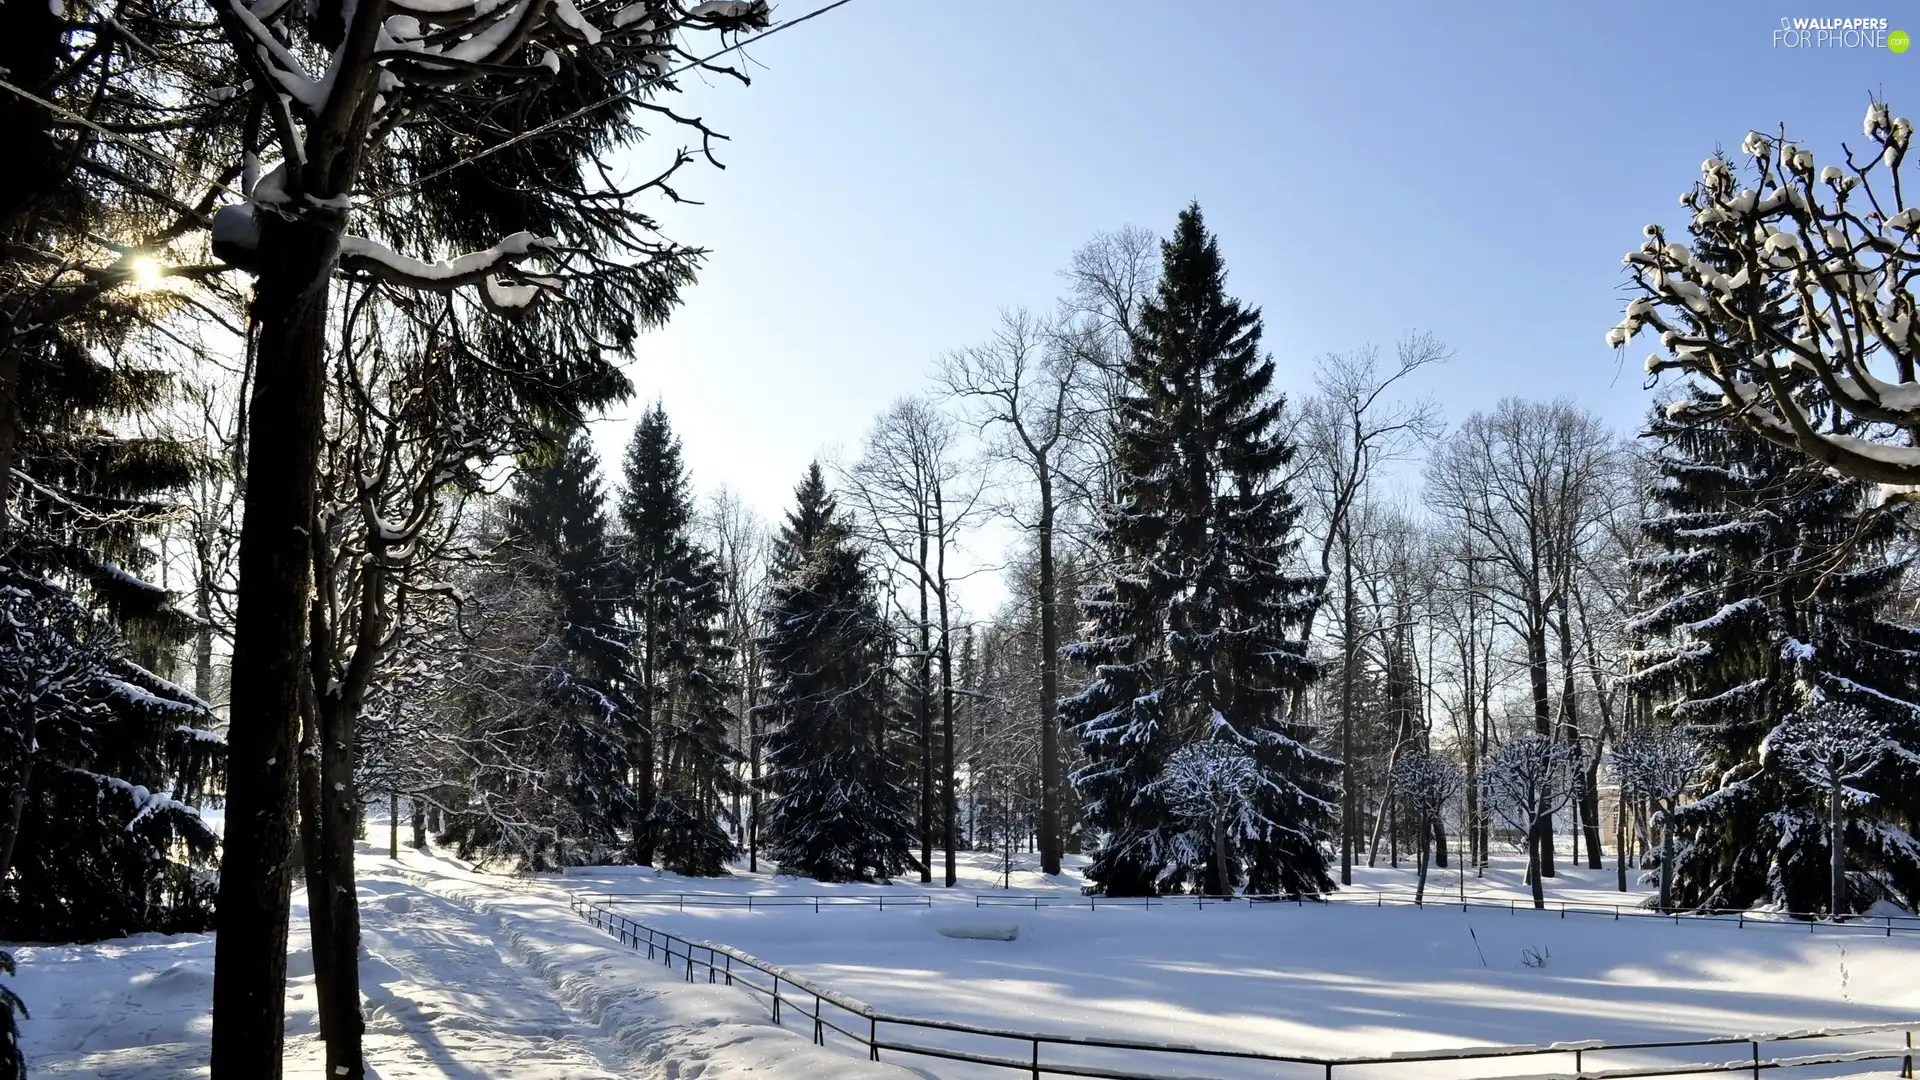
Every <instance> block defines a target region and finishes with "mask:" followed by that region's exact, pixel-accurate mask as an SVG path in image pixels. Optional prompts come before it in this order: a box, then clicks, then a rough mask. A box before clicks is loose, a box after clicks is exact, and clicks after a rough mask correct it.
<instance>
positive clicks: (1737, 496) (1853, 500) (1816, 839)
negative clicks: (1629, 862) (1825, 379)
mask: <svg viewBox="0 0 1920 1080" xmlns="http://www.w3.org/2000/svg"><path fill="white" fill-rule="evenodd" d="M1649 433H1650V434H1651V435H1652V436H1653V437H1654V438H1657V439H1660V440H1661V441H1662V444H1663V445H1662V448H1661V450H1660V451H1659V452H1658V453H1657V454H1656V456H1655V459H1654V461H1655V466H1656V469H1657V479H1656V480H1655V482H1654V485H1653V490H1652V491H1651V492H1650V496H1651V498H1652V500H1653V501H1654V503H1655V504H1656V505H1658V506H1659V507H1661V508H1662V510H1663V511H1664V512H1663V513H1662V514H1660V515H1659V516H1657V517H1654V518H1651V519H1649V520H1648V521H1646V522H1645V523H1644V524H1643V529H1644V530H1645V532H1646V534H1647V536H1648V537H1649V538H1650V539H1651V540H1652V541H1653V542H1654V543H1655V545H1656V547H1657V548H1658V549H1659V551H1658V554H1656V555H1653V556H1650V557H1649V558H1647V559H1646V560H1644V561H1643V562H1642V563H1641V565H1640V566H1639V567H1638V568H1637V569H1638V570H1639V572H1640V573H1641V574H1642V575H1643V578H1644V581H1645V585H1644V588H1643V595H1644V597H1645V603H1646V604H1647V605H1648V610H1646V611H1645V612H1643V613H1642V614H1641V615H1640V616H1638V617H1637V618H1636V619H1635V620H1634V622H1633V623H1632V624H1631V626H1632V628H1633V629H1635V630H1639V631H1642V632H1645V633H1648V634H1651V635H1654V636H1656V637H1658V638H1661V639H1663V641H1662V643H1661V644H1658V645H1656V646H1653V647H1650V648H1648V649H1647V650H1645V651H1644V652H1643V653H1641V654H1640V655H1639V656H1638V657H1637V658H1636V664H1635V671H1634V674H1633V680H1634V683H1635V684H1636V685H1637V686H1639V687H1641V688H1643V689H1645V690H1646V691H1648V692H1649V693H1651V694H1652V695H1654V698H1655V700H1656V701H1657V702H1658V704H1657V706H1656V715H1657V716H1658V717H1660V718H1662V719H1664V720H1666V721H1667V722H1668V723H1671V724H1673V725H1675V726H1679V727H1683V728H1685V729H1687V730H1688V731H1689V732H1690V733H1692V734H1693V735H1694V736H1696V737H1697V738H1698V739H1699V741H1700V742H1701V744H1702V746H1703V749H1704V751H1705V753H1706V756H1707V761H1708V764H1707V768H1706V770H1705V773H1706V775H1707V776H1709V777H1711V778H1712V781H1711V783H1710V785H1709V790H1707V791H1706V792H1705V793H1704V794H1703V795H1702V796H1701V797H1700V798H1699V799H1697V800H1695V801H1694V802H1691V803H1687V804H1684V805H1682V806H1681V807H1679V808H1678V809H1677V810H1675V811H1673V813H1672V814H1671V815H1670V818H1671V820H1672V822H1673V827H1674V828H1675V830H1676V833H1677V840H1678V842H1679V850H1678V852H1677V854H1676V855H1675V857H1674V866H1673V873H1672V875H1671V882H1672V884H1671V889H1672V894H1673V896H1672V902H1673V903H1674V904H1675V905H1676V906H1679V907H1683V908H1744V907H1749V906H1752V905H1754V904H1776V905H1783V906H1785V907H1786V908H1788V909H1789V910H1793V911H1815V910H1821V909H1824V908H1825V907H1826V906H1827V903H1826V899H1827V893H1828V889H1827V880H1828V876H1827V866H1828V862H1829V860H1828V855H1829V853H1828V850H1827V841H1826V835H1825V817H1824V813H1823V811H1822V810H1821V803H1820V797H1821V793H1820V792H1817V791H1812V790H1810V789H1808V788H1807V787H1806V786H1805V785H1802V784H1799V783H1797V782H1796V781H1795V780H1794V778H1793V777H1792V776H1791V774H1789V773H1787V772H1784V771H1782V770H1781V769H1780V768H1779V767H1778V766H1777V763H1774V762H1769V761H1766V760H1764V758H1763V755H1762V752H1761V748H1762V745H1763V743H1764V742H1765V741H1766V739H1767V737H1768V735H1769V734H1770V733H1772V732H1773V731H1774V730H1775V729H1776V728H1777V727H1779V726H1780V725H1781V724H1782V723H1784V722H1786V721H1787V720H1788V719H1789V718H1790V717H1792V716H1793V715H1794V714H1795V713H1796V712H1797V711H1798V710H1800V709H1801V708H1802V707H1803V706H1804V705H1806V704H1808V703H1809V702H1810V700H1811V696H1812V694H1813V693H1814V691H1819V692H1820V693H1822V694H1824V695H1825V696H1826V697H1829V698H1831V699H1834V700H1836V701H1842V702H1848V703H1852V704H1858V705H1861V706H1863V707H1865V708H1867V709H1868V710H1869V711H1870V712H1872V713H1873V715H1875V716H1876V717H1878V718H1880V719H1883V720H1885V721H1886V722H1887V723H1888V725H1889V727H1890V733H1891V735H1892V737H1894V738H1895V739H1896V740H1897V741H1898V742H1899V744H1900V745H1902V746H1905V747H1908V748H1920V691H1916V686H1920V630H1916V629H1914V628H1912V627H1908V626H1904V625H1900V624H1897V623H1894V622H1891V621H1889V620H1887V619H1885V618H1883V617H1882V612H1883V611H1884V610H1885V609H1886V607H1887V605H1888V603H1889V602H1890V601H1891V600H1892V598H1893V593H1894V591H1895V590H1896V589H1897V588H1898V586H1899V583H1900V579H1901V577H1902V575H1903V574H1904V572H1905V569H1906V566H1905V564H1904V563H1903V562H1890V561H1888V556H1887V549H1888V545H1889V543H1890V541H1892V539H1893V538H1894V534H1895V532H1896V530H1897V529H1898V528H1899V527H1900V526H1899V515H1896V514H1887V513H1880V514H1872V513H1870V512H1869V509H1870V508H1869V504H1868V492H1867V489H1866V485H1863V484H1861V483H1859V482H1858V481H1852V480H1844V479H1841V478H1838V477H1836V476H1834V475H1832V474H1831V473H1828V472H1827V471H1826V470H1825V469H1823V468H1822V467H1820V466H1819V465H1818V464H1815V463H1812V462H1810V461H1808V460H1806V459H1805V458H1803V457H1801V456H1799V455H1797V454H1794V453H1792V452H1791V451H1787V450H1783V449H1780V448H1778V447H1776V446H1774V445H1773V444H1771V443H1768V442H1766V441H1765V440H1763V439H1760V438H1759V437H1758V436H1754V435H1750V434H1748V433H1746V432H1744V431H1740V430H1737V429H1734V428H1732V427H1730V426H1724V425H1717V424H1716V425H1710V426H1701V425H1696V424H1690V423H1687V422H1685V421H1680V420H1673V419H1669V418H1668V416H1667V415H1666V413H1665V412H1656V413H1655V415H1654V417H1653V419H1652V422H1651V423H1650V425H1649ZM1840 551H1845V552H1846V554H1845V555H1844V556H1843V557H1842V559H1841V562H1840V564H1839V565H1837V566H1835V565H1832V564H1831V563H1830V562H1829V560H1828V559H1827V558H1826V557H1827V556H1830V555H1832V554H1833V553H1835V552H1840ZM1913 774H1914V769H1913V766H1912V765H1911V764H1905V765H1903V764H1902V763H1901V759H1900V758H1898V757H1897V756H1896V757H1894V758H1891V759H1890V760H1889V762H1888V763H1887V764H1886V765H1884V766H1882V767H1881V769H1879V770H1877V771H1876V773H1875V775H1874V776H1873V777H1872V778H1871V779H1870V781H1869V782H1867V783H1864V784H1862V785H1859V786H1860V787H1862V788H1863V789H1865V790H1871V791H1875V792H1876V793H1877V794H1879V795H1880V798H1878V799H1876V800H1875V801H1874V802H1873V803H1872V804H1870V805H1869V806H1868V807H1866V808H1865V809H1864V810H1863V811H1862V812H1861V813H1860V814H1858V815H1856V817H1855V820H1853V822H1852V823H1851V824H1850V826H1849V829H1850V831H1849V841H1848V848H1849V852H1850V854H1851V856H1852V857H1853V858H1854V859H1855V861H1856V865H1857V866H1859V868H1860V869H1862V870H1868V871H1876V872H1878V873H1880V874H1882V875H1884V876H1886V877H1887V878H1888V879H1890V881H1891V883H1892V884H1893V885H1894V886H1895V888H1896V889H1897V890H1898V891H1899V892H1900V893H1901V894H1902V895H1903V896H1904V897H1906V902H1907V903H1909V904H1911V903H1913V902H1914V901H1915V900H1916V899H1920V844H1917V843H1915V841H1914V840H1913V838H1912V836H1911V835H1910V833H1909V829H1910V828H1911V827H1912V825H1913V823H1914V821H1915V820H1916V812H1920V799H1916V795H1920V788H1916V786H1915V783H1914V775H1913ZM1655 861H1656V863H1657V859H1656V860H1655ZM1861 895H1863V896H1864V893H1862V894H1861Z"/></svg>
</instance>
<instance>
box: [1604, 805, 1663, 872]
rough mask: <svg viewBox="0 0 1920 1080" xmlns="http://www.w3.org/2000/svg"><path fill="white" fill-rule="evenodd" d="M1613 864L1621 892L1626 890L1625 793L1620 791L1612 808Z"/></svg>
mask: <svg viewBox="0 0 1920 1080" xmlns="http://www.w3.org/2000/svg"><path fill="white" fill-rule="evenodd" d="M1613 866H1614V878H1615V881H1614V886H1615V888H1617V889H1618V890H1619V891H1621V892H1626V891H1627V793H1626V791H1624V790H1622V791H1621V792H1620V798H1619V805H1618V806H1616V807H1615V808H1614V822H1613ZM1661 887H1662V888H1665V887H1666V879H1665V875H1662V877H1661Z"/></svg>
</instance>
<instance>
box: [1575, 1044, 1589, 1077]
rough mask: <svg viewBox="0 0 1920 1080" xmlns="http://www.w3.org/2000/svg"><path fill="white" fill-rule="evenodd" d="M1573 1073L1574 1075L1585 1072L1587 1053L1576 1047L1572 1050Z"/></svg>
mask: <svg viewBox="0 0 1920 1080" xmlns="http://www.w3.org/2000/svg"><path fill="white" fill-rule="evenodd" d="M1573 1071H1574V1073H1575V1074H1576V1075H1578V1074H1583V1073H1585V1072H1586V1071H1587V1052H1586V1051H1585V1050H1584V1049H1580V1048H1577V1047H1576V1048H1575V1049H1574V1051H1573Z"/></svg>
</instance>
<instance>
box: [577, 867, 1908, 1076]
mask: <svg viewBox="0 0 1920 1080" xmlns="http://www.w3.org/2000/svg"><path fill="white" fill-rule="evenodd" d="M642 895H645V894H642ZM570 902H571V904H572V906H573V910H574V911H575V912H576V913H577V914H579V915H580V916H581V917H582V918H584V919H586V920H587V921H588V922H589V923H591V924H592V925H593V926H595V927H597V928H599V929H601V930H604V931H606V932H607V933H609V934H611V935H613V936H614V937H616V938H618V939H619V941H620V943H621V944H622V945H624V946H626V947H627V948H630V949H633V950H635V951H641V950H644V951H645V952H646V955H647V958H648V959H650V960H653V959H658V960H660V961H661V962H662V963H664V964H665V965H666V966H667V967H668V968H669V969H671V968H673V967H675V966H676V965H677V966H679V967H680V968H682V969H683V970H684V971H685V972H686V979H687V981H688V982H694V981H696V980H697V978H698V973H700V972H705V973H706V979H707V981H708V982H710V983H724V984H725V985H728V986H737V987H741V988H743V989H746V990H747V991H749V992H751V993H754V994H757V995H759V996H760V997H763V998H765V999H766V1000H767V1001H768V1003H769V1005H770V1006H771V1009H772V1013H773V1020H774V1022H775V1023H776V1024H779V1023H789V1022H792V1021H793V1020H795V1019H798V1020H800V1021H802V1022H804V1023H805V1024H806V1025H807V1026H809V1027H810V1028H811V1031H812V1038H813V1041H814V1042H815V1043H818V1044H820V1045H822V1046H825V1045H827V1044H828V1040H829V1038H830V1037H837V1038H838V1039H840V1040H845V1041H846V1042H849V1043H851V1044H852V1045H853V1046H855V1047H858V1048H860V1049H864V1050H865V1051H866V1052H867V1056H868V1058H869V1059H870V1060H873V1061H879V1060H880V1059H881V1057H880V1055H881V1053H882V1052H883V1051H884V1052H886V1053H889V1054H904V1055H910V1056H916V1057H923V1058H935V1059H940V1060H946V1061H956V1062H965V1063H969V1064H974V1065H982V1066H988V1067H992V1068H998V1069H1005V1070H1011V1071H1015V1072H1022V1073H1025V1074H1027V1075H1028V1076H1029V1077H1032V1078H1033V1080H1039V1078H1040V1077H1042V1076H1075V1077H1083V1078H1087V1080H1169V1078H1172V1077H1175V1076H1178V1077H1179V1078H1180V1080H1204V1078H1202V1077H1200V1076H1199V1074H1195V1073H1191V1072H1185V1071H1183V1072H1180V1073H1177V1074H1176V1073H1171V1072H1166V1071H1141V1069H1140V1066H1142V1065H1152V1064H1162V1063H1164V1064H1165V1065H1166V1066H1167V1067H1169V1068H1179V1069H1192V1068H1195V1067H1199V1066H1203V1065H1204V1063H1205V1062H1207V1061H1221V1062H1242V1063H1260V1064H1263V1065H1268V1066H1271V1065H1286V1066H1294V1067H1297V1068H1298V1069H1299V1071H1300V1075H1301V1076H1303V1077H1310V1076H1316V1075H1317V1076H1320V1077H1322V1078H1323V1080H1335V1076H1336V1072H1340V1073H1341V1074H1342V1075H1349V1076H1350V1075H1352V1074H1353V1073H1354V1072H1355V1071H1371V1074H1372V1075H1376V1076H1379V1075H1385V1076H1388V1077H1395V1078H1397V1077H1408V1076H1412V1075H1414V1073H1413V1072H1412V1071H1411V1070H1409V1069H1408V1068H1407V1067H1408V1066H1421V1065H1425V1066H1434V1065H1437V1064H1441V1063H1473V1062H1489V1061H1496V1060H1502V1059H1531V1058H1540V1057H1547V1058H1554V1059H1558V1062H1557V1063H1558V1064H1561V1065H1563V1066H1564V1065H1566V1064H1571V1065H1572V1066H1573V1071H1572V1072H1553V1073H1535V1074H1532V1076H1531V1077H1530V1078H1529V1080H1543V1078H1545V1077H1564V1078H1566V1080H1627V1078H1633V1077H1657V1076H1689V1075H1707V1074H1715V1073H1750V1074H1751V1075H1752V1076H1753V1077H1755V1078H1756V1080H1758V1077H1759V1076H1760V1074H1761V1073H1762V1072H1766V1071H1773V1070H1780V1069H1792V1068H1803V1067H1807V1066H1814V1065H1842V1064H1855V1063H1871V1062H1891V1061H1899V1062H1900V1063H1901V1066H1900V1075H1901V1076H1902V1077H1909V1078H1911V1077H1913V1076H1914V1069H1913V1059H1914V1047H1913V1041H1914V1035H1915V1034H1916V1033H1920V1020H1915V1021H1912V1022H1904V1023H1898V1024H1863V1025H1855V1026H1849V1027H1834V1028H1823V1029H1820V1030H1816V1031H1788V1032H1774V1033H1767V1034H1752V1035H1726V1036H1715V1037H1710V1038H1703V1039H1682V1040H1662V1041H1652V1042H1633V1043H1607V1042H1602V1041H1599V1040H1587V1041H1583V1042H1568V1043H1554V1044H1551V1045H1547V1046H1537V1045H1524V1046H1494V1047H1475V1048H1472V1049H1464V1050H1420V1051H1408V1052H1403V1053H1396V1054H1389V1055H1386V1056H1357V1057H1355V1056H1349V1057H1324V1056H1315V1055H1308V1054H1274V1053H1265V1052H1260V1051H1251V1050H1230V1049H1221V1048H1207V1047H1200V1046H1189V1045H1183V1044H1173V1043H1154V1042H1144V1041H1139V1040H1128V1039H1103V1038H1097V1037H1090V1036H1079V1035H1063V1034H1052V1033H1044V1032H1032V1031H1017V1030H1012V1029H1007V1028H993V1027H985V1026H982V1025H977V1024H969V1023H964V1022H960V1021H952V1020H935V1019H928V1018H922V1017H913V1016H903V1015H899V1014H895V1013H889V1012H885V1011H882V1010H880V1009H876V1008H874V1007H873V1006H871V1005H868V1004H866V1003H865V1002H863V1001H860V1000H858V999H855V998H852V997H849V996H847V995H845V994H841V993H839V992H837V991H835V990H832V989H830V988H828V987H824V986H821V985H819V984H818V983H815V982H813V981H811V980H809V979H807V978H806V977H804V976H801V975H797V974H795V973H793V972H791V971H788V970H787V969H785V968H782V967H779V966H778V965H775V964H771V963H768V962H767V961H764V960H761V959H759V958H757V957H754V956H752V955H750V954H748V953H745V952H742V951H740V950H738V949H735V948H732V947H730V946H727V945H720V944H716V943H713V942H707V941H699V940H695V939H691V938H684V937H680V936H678V935H675V934H672V933H669V932H667V931H665V930H661V929H659V928H657V927H652V926H648V925H646V924H644V923H641V922H639V921H637V920H634V919H632V918H629V917H628V916H626V915H623V914H621V913H619V912H617V911H614V910H612V907H611V906H610V905H608V904H603V903H598V902H596V901H594V900H592V899H591V898H590V897H588V896H587V895H583V894H575V895H574V896H573V897H571V901H570ZM982 906H987V905H982ZM809 1005H810V1006H811V1011H809V1009H808V1006H809ZM783 1009H784V1010H785V1013H786V1016H785V1017H784V1018H783V1016H782V1010H783ZM915 1032H922V1033H941V1034H945V1035H949V1036H960V1037H964V1038H967V1039H970V1040H973V1042H972V1043H970V1044H969V1045H970V1046H973V1047H979V1048H977V1049H969V1048H962V1047H960V1046H954V1045H944V1046H943V1045H939V1044H937V1043H935V1042H932V1041H924V1040H925V1039H926V1036H924V1035H923V1036H921V1038H922V1040H923V1041H908V1040H910V1039H913V1038H914V1034H913V1033H915ZM829 1033H831V1036H830V1034H829ZM1862 1040H1865V1041H1867V1042H1871V1043H1875V1044H1876V1045H1871V1046H1864V1047H1861V1046H1854V1047H1851V1048H1846V1047H1842V1046H1837V1045H1835V1044H1836V1043H1845V1042H1848V1041H1853V1042H1858V1041H1862ZM1816 1042H1818V1043H1822V1045H1823V1046H1824V1047H1825V1049H1824V1051H1822V1052H1815V1053H1811V1054H1808V1053H1801V1054H1796V1055H1784V1056H1782V1055H1779V1054H1777V1052H1775V1051H1773V1050H1771V1049H1770V1048H1772V1047H1774V1046H1776V1045H1781V1046H1787V1047H1797V1046H1800V1045H1805V1044H1809V1043H1816ZM983 1043H984V1046H983V1045H982V1044H983ZM1712 1048H1730V1049H1731V1048H1741V1049H1743V1050H1744V1051H1745V1052H1744V1053H1743V1054H1742V1056H1741V1057H1740V1058H1739V1059H1737V1060H1723V1061H1717V1062H1716V1061H1692V1062H1657V1063H1653V1064H1647V1063H1645V1062H1642V1063H1638V1064H1622V1065H1618V1066H1615V1067H1612V1068H1589V1064H1590V1063H1591V1059H1593V1058H1595V1057H1604V1056H1607V1055H1616V1056H1618V1055H1633V1054H1638V1055H1642V1056H1644V1055H1646V1054H1647V1053H1649V1052H1660V1051H1668V1052H1670V1051H1676V1050H1682V1051H1684V1050H1706V1051H1709V1052H1712ZM1763 1050H1764V1051H1766V1052H1765V1053H1763ZM1075 1051H1078V1052H1080V1056H1079V1058H1078V1059H1077V1060H1076V1059H1074V1058H1073V1056H1072V1055H1073V1053H1074V1052H1075ZM1088 1051H1093V1052H1096V1054H1098V1053H1099V1052H1105V1053H1106V1055H1107V1056H1108V1057H1109V1058H1114V1057H1120V1058H1122V1059H1123V1063H1116V1064H1108V1063H1103V1062H1100V1061H1098V1060H1090V1059H1089V1057H1088V1055H1087V1054H1086V1052H1088ZM1142 1059H1145V1060H1142ZM1380 1070H1385V1073H1382V1072H1381V1071H1380ZM1216 1075H1217V1074H1216ZM1264 1075H1274V1074H1273V1073H1272V1072H1271V1071H1270V1070H1266V1071H1264Z"/></svg>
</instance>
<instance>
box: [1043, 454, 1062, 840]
mask: <svg viewBox="0 0 1920 1080" xmlns="http://www.w3.org/2000/svg"><path fill="white" fill-rule="evenodd" d="M1039 569H1040V872H1041V873H1043V874H1046V875H1048V876H1050V877H1051V876H1054V875H1057V874H1059V873H1060V854H1061V851H1062V848H1063V846H1064V845H1063V844H1062V843H1061V835H1060V722H1059V719H1058V717H1057V716H1056V711H1057V709H1058V707H1059V698H1060V615H1059V611H1058V605H1059V597H1058V596H1057V595H1055V592H1056V589H1057V587H1058V586H1057V584H1056V583H1055V581H1054V567H1053V483H1052V481H1051V479H1050V478H1049V477H1047V476H1045V475H1043V476H1042V477H1041V480H1040V568H1039Z"/></svg>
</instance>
